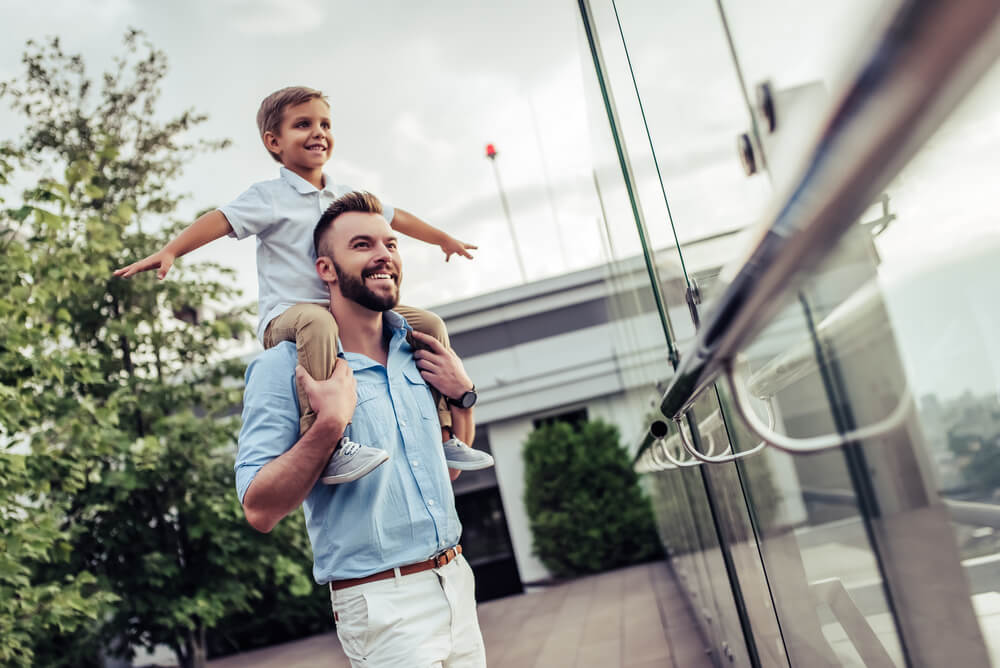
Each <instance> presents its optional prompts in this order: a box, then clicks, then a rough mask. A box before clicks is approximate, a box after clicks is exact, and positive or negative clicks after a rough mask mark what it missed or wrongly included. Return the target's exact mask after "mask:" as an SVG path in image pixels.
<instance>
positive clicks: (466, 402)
mask: <svg viewBox="0 0 1000 668" xmlns="http://www.w3.org/2000/svg"><path fill="white" fill-rule="evenodd" d="M476 399H477V397H476V393H475V392H471V391H470V392H466V393H465V394H463V395H462V396H461V397H460V398H459V400H458V401H459V403H461V405H462V408H472V407H473V406H474V405H475V403H476Z"/></svg>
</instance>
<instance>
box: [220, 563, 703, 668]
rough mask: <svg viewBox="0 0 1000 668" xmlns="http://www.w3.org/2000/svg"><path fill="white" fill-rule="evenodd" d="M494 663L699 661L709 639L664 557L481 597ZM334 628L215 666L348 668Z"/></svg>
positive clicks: (583, 665) (668, 667)
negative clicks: (485, 598) (534, 589)
mask: <svg viewBox="0 0 1000 668" xmlns="http://www.w3.org/2000/svg"><path fill="white" fill-rule="evenodd" d="M479 622H480V626H481V627H482V629H483V638H484V640H485V642H486V654H487V662H488V663H489V665H490V668H515V667H516V668H528V667H530V666H539V667H541V666H545V667H547V668H550V667H558V668H562V667H566V668H598V667H599V668H653V667H654V666H655V667H656V668H700V667H701V666H705V667H708V666H711V665H712V662H711V660H710V659H709V657H708V656H707V655H706V654H705V645H704V643H703V641H702V639H701V635H700V634H699V632H698V629H697V627H696V625H695V621H694V619H692V617H691V614H690V611H689V609H688V607H687V604H686V603H685V601H684V598H683V595H682V594H681V592H680V591H679V589H678V587H677V584H676V582H675V581H674V578H673V576H672V575H671V573H670V571H669V570H668V568H667V566H666V565H665V564H664V563H662V562H656V563H651V564H644V565H641V566H633V567H631V568H625V569H621V570H617V571H611V572H609V573H602V574H600V575H592V576H589V577H584V578H579V579H577V580H573V581H572V582H568V583H566V584H562V585H557V586H553V587H547V588H545V589H543V590H541V591H537V592H532V593H527V594H522V595H520V596H511V597H508V598H502V599H498V600H495V601H489V602H487V603H482V604H480V606H479ZM349 665H350V664H349V663H348V661H347V658H346V657H345V656H344V653H343V652H342V651H341V649H340V644H339V643H338V642H337V636H336V634H334V633H329V634H323V635H319V636H314V637H312V638H307V639H305V640H300V641H297V642H293V643H288V644H286V645H281V646H278V647H269V648H267V649H262V650H257V651H255V652H247V653H245V654H239V655H235V656H231V657H226V658H224V659H219V660H216V661H210V662H209V666H211V668H236V667H237V666H239V667H240V668H307V667H308V668H314V667H315V666H330V667H331V668H348V667H349Z"/></svg>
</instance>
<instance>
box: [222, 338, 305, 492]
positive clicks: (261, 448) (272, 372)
mask: <svg viewBox="0 0 1000 668" xmlns="http://www.w3.org/2000/svg"><path fill="white" fill-rule="evenodd" d="M295 363H296V358H295V344H293V343H289V342H283V343H280V344H278V345H277V346H275V347H274V348H271V349H270V350H267V351H265V352H263V353H262V354H261V355H260V356H258V357H257V358H256V359H255V360H254V361H253V362H251V363H250V366H249V367H247V373H246V387H245V388H244V390H243V426H242V427H241V428H240V438H239V448H238V450H237V453H236V466H235V470H236V493H237V494H238V495H239V499H240V503H243V497H244V496H245V495H246V493H247V489H248V488H249V487H250V483H251V482H253V479H254V477H255V476H256V475H257V472H258V471H260V469H261V468H262V467H263V466H264V465H265V464H267V463H268V462H270V461H271V460H272V459H274V458H276V457H279V456H281V455H282V454H284V453H285V452H287V451H288V450H289V449H291V447H292V446H293V445H295V443H296V442H297V441H298V440H299V400H298V396H297V395H296V390H295Z"/></svg>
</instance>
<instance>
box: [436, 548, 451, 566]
mask: <svg viewBox="0 0 1000 668" xmlns="http://www.w3.org/2000/svg"><path fill="white" fill-rule="evenodd" d="M449 551H450V550H445V551H444V552H442V553H441V554H439V555H437V556H436V557H434V567H435V568H444V567H445V566H447V565H448V562H449V561H451V559H450V558H449V557H448V552H449Z"/></svg>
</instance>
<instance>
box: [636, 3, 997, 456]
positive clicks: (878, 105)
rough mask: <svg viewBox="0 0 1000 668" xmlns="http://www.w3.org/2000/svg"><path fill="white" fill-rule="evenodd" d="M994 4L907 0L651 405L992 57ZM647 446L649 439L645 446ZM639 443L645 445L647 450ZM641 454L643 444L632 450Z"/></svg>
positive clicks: (820, 246) (849, 213) (717, 346)
mask: <svg viewBox="0 0 1000 668" xmlns="http://www.w3.org/2000/svg"><path fill="white" fill-rule="evenodd" d="M998 16H1000V3H997V2H995V1H994V0H953V1H951V2H938V1H935V0H910V1H909V2H905V3H904V4H903V6H902V7H901V8H900V9H899V11H898V12H897V13H896V14H895V16H894V17H893V19H892V20H891V21H890V22H889V23H888V24H887V27H886V29H885V30H884V32H883V33H882V34H881V36H879V37H878V39H877V40H875V42H874V44H873V45H872V47H871V48H870V49H868V51H867V53H868V56H867V58H865V59H864V61H863V65H862V66H861V67H860V70H859V71H858V73H857V75H856V76H855V77H854V78H853V80H852V81H851V83H850V84H849V85H848V86H847V87H846V89H845V92H844V94H843V95H842V96H841V97H840V99H839V101H838V102H837V103H836V104H835V105H834V107H833V109H832V111H831V113H830V114H829V116H828V117H827V119H826V121H825V122H824V123H823V124H822V126H821V127H822V130H821V132H820V134H819V136H818V138H817V139H816V141H815V142H814V144H813V146H812V148H811V149H810V151H809V153H808V156H807V160H806V161H805V163H804V167H803V168H802V169H801V170H800V171H799V173H798V176H797V177H796V178H795V179H794V180H792V181H791V183H790V185H789V186H788V187H787V188H786V189H785V190H784V191H783V192H782V193H780V195H779V196H778V197H776V199H775V200H774V204H773V205H772V206H771V207H770V208H769V209H768V214H767V215H766V216H765V217H764V218H763V222H762V224H761V226H760V228H759V233H758V235H757V237H756V242H755V243H754V244H753V245H752V246H751V248H750V249H749V251H748V253H747V254H746V256H745V260H744V261H743V262H742V263H740V264H739V266H738V267H737V269H736V270H735V271H734V272H730V273H733V274H734V276H733V279H732V281H731V282H730V283H729V285H728V286H727V288H726V290H725V291H724V293H723V294H722V295H721V296H720V297H719V299H718V300H717V301H716V302H715V304H714V306H713V308H712V309H711V310H710V311H709V312H708V313H706V314H705V315H704V316H703V317H702V322H701V327H700V328H699V329H698V333H697V336H696V339H695V341H694V343H693V345H691V347H690V348H689V349H688V350H687V352H686V354H684V355H682V356H681V362H680V365H679V366H678V368H677V370H676V373H675V375H674V377H673V380H672V381H671V383H670V386H669V387H668V388H667V390H666V392H665V393H664V394H663V398H662V400H661V405H660V409H661V411H662V413H663V414H664V415H665V416H666V417H667V418H668V419H672V420H676V419H678V418H680V417H681V416H682V415H683V414H684V413H685V412H686V411H687V410H688V409H689V408H690V407H691V405H692V404H693V403H694V401H695V399H696V398H697V397H698V395H700V394H701V393H702V392H703V391H704V390H705V389H706V388H707V387H709V386H710V385H711V384H712V383H713V382H714V381H715V380H716V379H717V378H718V376H719V375H720V374H722V373H723V372H724V371H725V370H726V369H727V367H728V366H729V365H731V363H732V361H733V360H734V359H735V357H736V355H737V353H738V352H739V351H740V350H741V349H743V348H744V347H745V346H746V345H747V344H748V343H749V342H750V341H751V340H752V337H753V336H754V335H756V334H757V333H758V332H759V331H760V330H761V329H763V327H764V326H765V325H766V324H767V322H768V321H769V320H770V318H771V317H772V316H773V314H774V313H775V311H776V310H777V309H778V308H779V306H780V305H781V304H782V297H784V296H786V295H789V294H792V293H793V289H792V288H793V286H794V284H795V282H796V280H797V279H799V278H800V277H801V276H802V275H803V274H805V273H806V272H807V271H809V270H810V269H812V268H814V267H816V266H817V265H818V264H819V263H820V262H821V261H822V260H823V259H824V258H825V257H826V256H827V255H828V254H829V253H830V251H831V250H832V249H833V248H834V247H835V246H836V242H837V240H839V239H840V237H841V236H842V235H843V234H844V233H845V232H846V231H847V230H848V228H849V227H850V226H851V225H852V224H853V223H854V221H856V220H857V219H858V218H859V217H860V216H861V214H862V213H863V212H864V210H865V209H866V208H867V207H868V206H869V205H870V203H871V202H872V201H874V200H875V199H876V198H877V197H878V196H879V195H880V194H881V193H882V191H883V190H884V189H885V187H886V186H887V185H888V183H889V181H890V180H891V179H892V178H893V177H895V175H896V174H897V173H898V172H899V170H900V169H901V168H902V167H903V165H905V164H906V162H907V161H908V160H909V159H910V158H911V157H912V156H913V155H914V154H915V153H916V152H917V150H918V149H919V148H920V147H921V146H922V145H923V144H924V142H925V141H926V140H927V139H928V138H929V137H930V135H931V134H932V133H933V132H934V130H935V129H936V128H937V127H938V126H939V125H940V124H941V123H942V122H943V120H944V119H945V117H946V116H947V114H948V113H949V112H950V111H951V110H952V109H953V108H954V107H955V106H956V105H957V104H958V102H959V101H960V100H961V99H962V97H964V95H965V94H966V93H967V92H968V91H969V90H970V89H971V88H972V86H973V84H974V83H975V82H976V81H977V80H978V79H979V78H980V76H981V75H982V74H983V73H985V71H986V70H987V69H988V67H989V66H990V65H991V64H992V63H993V62H994V61H995V60H996V58H997V56H998V55H1000V40H996V39H991V37H995V34H994V31H996V29H997V24H998ZM646 447H648V446H646ZM644 449H645V448H643V450H644ZM641 455H642V450H640V451H639V452H638V453H637V455H636V456H637V457H639V456H641Z"/></svg>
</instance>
